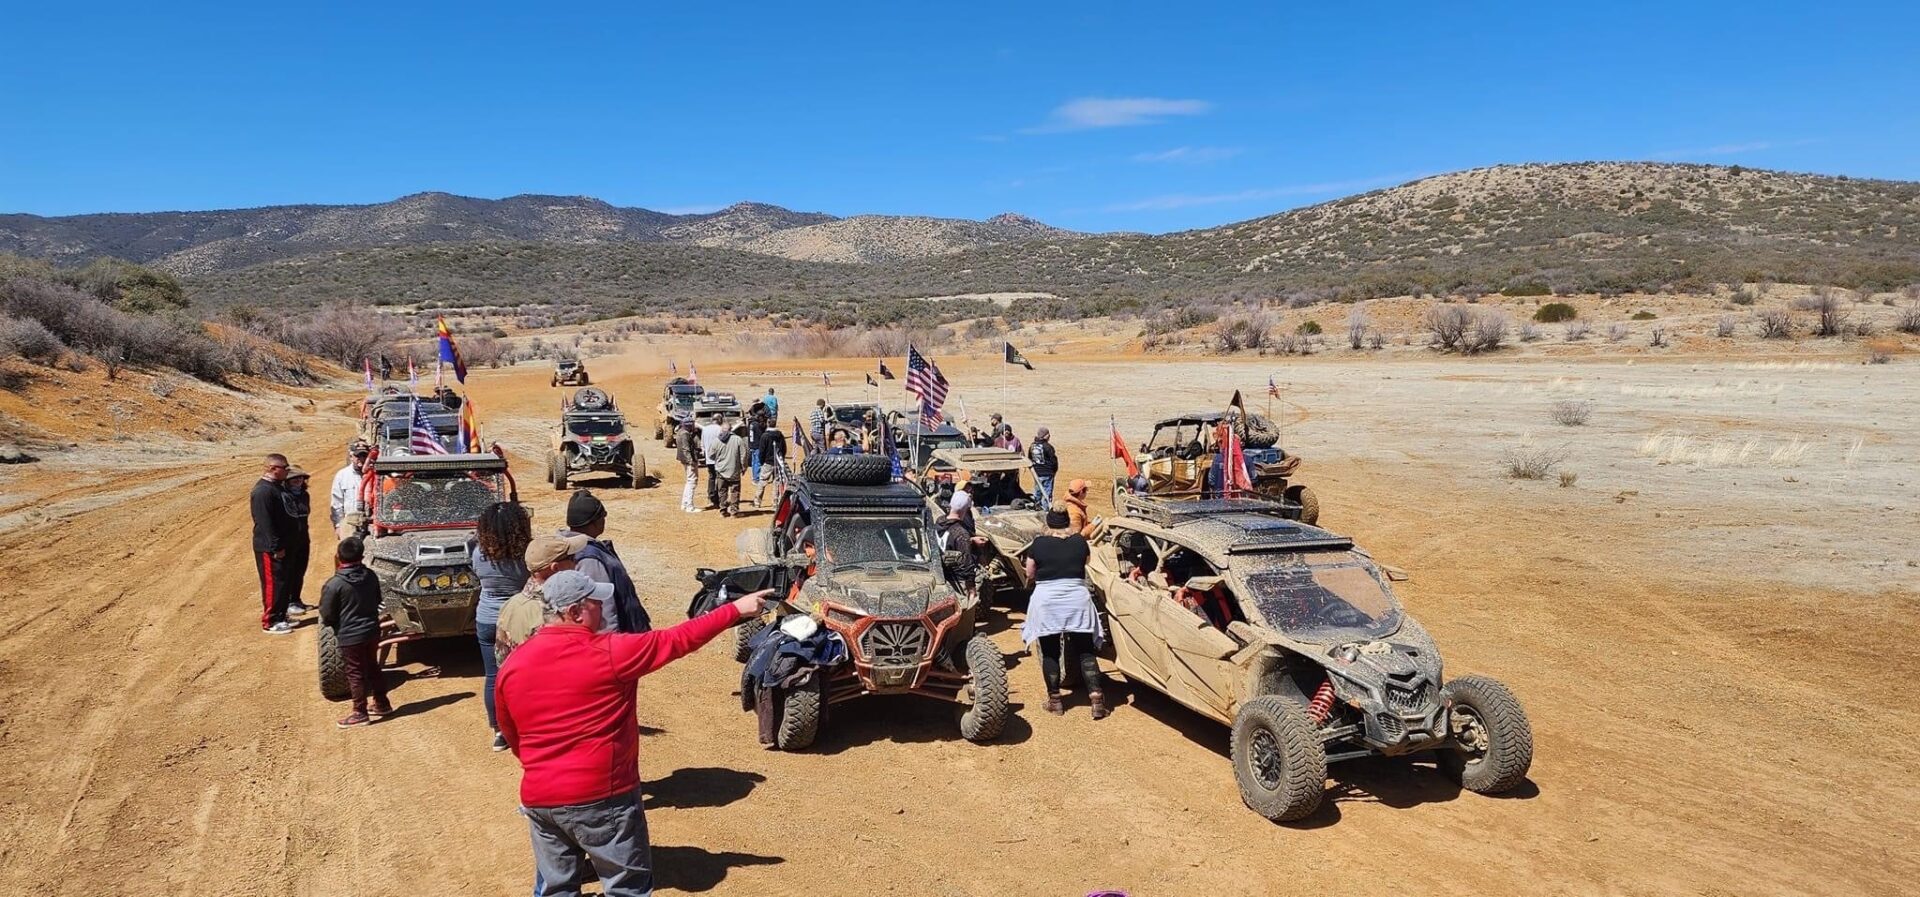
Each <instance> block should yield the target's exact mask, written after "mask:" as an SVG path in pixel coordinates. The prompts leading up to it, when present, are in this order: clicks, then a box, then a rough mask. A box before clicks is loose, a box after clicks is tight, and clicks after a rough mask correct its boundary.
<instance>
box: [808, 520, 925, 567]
mask: <svg viewBox="0 0 1920 897" xmlns="http://www.w3.org/2000/svg"><path fill="white" fill-rule="evenodd" d="M927 530H928V527H927V523H926V520H925V519H924V518H923V517H922V515H920V514H887V515H878V514H875V515H846V516H842V515H837V514H836V515H833V516H830V517H827V518H826V525H825V535H826V539H825V544H826V549H827V560H828V561H829V562H830V563H831V564H832V566H833V567H835V568H846V567H853V566H860V565H873V566H884V565H901V564H910V565H918V566H922V567H925V566H931V564H932V563H933V562H932V561H930V560H929V557H931V555H930V554H929V553H928V545H929V544H930V542H929V539H928V531H927Z"/></svg>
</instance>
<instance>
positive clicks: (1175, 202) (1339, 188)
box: [1101, 174, 1423, 212]
mask: <svg viewBox="0 0 1920 897" xmlns="http://www.w3.org/2000/svg"><path fill="white" fill-rule="evenodd" d="M1421 177H1423V175H1417V174H1413V175H1407V174H1394V175H1383V176H1380V177H1371V178H1360V179H1357V180H1351V181H1327V182H1325V183H1319V184H1290V185H1287V186H1284V187H1261V188H1256V189H1252V190H1236V191H1234V192H1232V193H1169V194H1166V195H1164V196H1149V197H1147V198H1146V199H1137V200H1134V201H1132V202H1122V203H1114V204H1113V205H1109V206H1104V207H1102V209H1101V211H1104V212H1162V211H1166V210H1168V209H1185V208H1189V207H1192V206H1214V205H1223V204H1226V203H1236V202H1252V201H1254V200H1260V199H1285V198H1287V197H1293V196H1329V195H1334V194H1342V193H1357V192H1361V191H1366V190H1373V189H1376V188H1379V187H1387V186H1392V185H1394V184H1402V183H1406V182H1407V181H1412V180H1418V179H1419V178H1421Z"/></svg>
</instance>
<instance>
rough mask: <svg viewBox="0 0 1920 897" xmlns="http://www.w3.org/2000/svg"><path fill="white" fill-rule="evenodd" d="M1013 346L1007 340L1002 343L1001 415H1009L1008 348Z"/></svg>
mask: <svg viewBox="0 0 1920 897" xmlns="http://www.w3.org/2000/svg"><path fill="white" fill-rule="evenodd" d="M1011 345H1013V344H1012V343H1010V342H1007V341H1006V340H1001V341H1000V413H1001V414H1006V413H1007V410H1008V409H1007V347H1008V346H1011Z"/></svg>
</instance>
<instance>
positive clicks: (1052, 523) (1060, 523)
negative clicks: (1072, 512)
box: [1047, 511, 1073, 529]
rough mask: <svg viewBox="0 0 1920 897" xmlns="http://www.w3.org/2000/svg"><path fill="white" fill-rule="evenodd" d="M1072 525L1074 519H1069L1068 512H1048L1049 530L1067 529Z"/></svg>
mask: <svg viewBox="0 0 1920 897" xmlns="http://www.w3.org/2000/svg"><path fill="white" fill-rule="evenodd" d="M1072 523H1073V518H1071V517H1068V516H1067V512H1065V511H1048V512H1047V528H1048V529H1066V528H1067V527H1068V526H1070V525H1072Z"/></svg>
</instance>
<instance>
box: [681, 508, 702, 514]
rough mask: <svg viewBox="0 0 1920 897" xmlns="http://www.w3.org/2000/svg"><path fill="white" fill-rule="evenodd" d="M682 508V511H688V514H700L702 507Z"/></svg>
mask: <svg viewBox="0 0 1920 897" xmlns="http://www.w3.org/2000/svg"><path fill="white" fill-rule="evenodd" d="M680 510H681V512H682V513H686V514H698V513H700V509H699V508H681V509H680Z"/></svg>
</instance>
